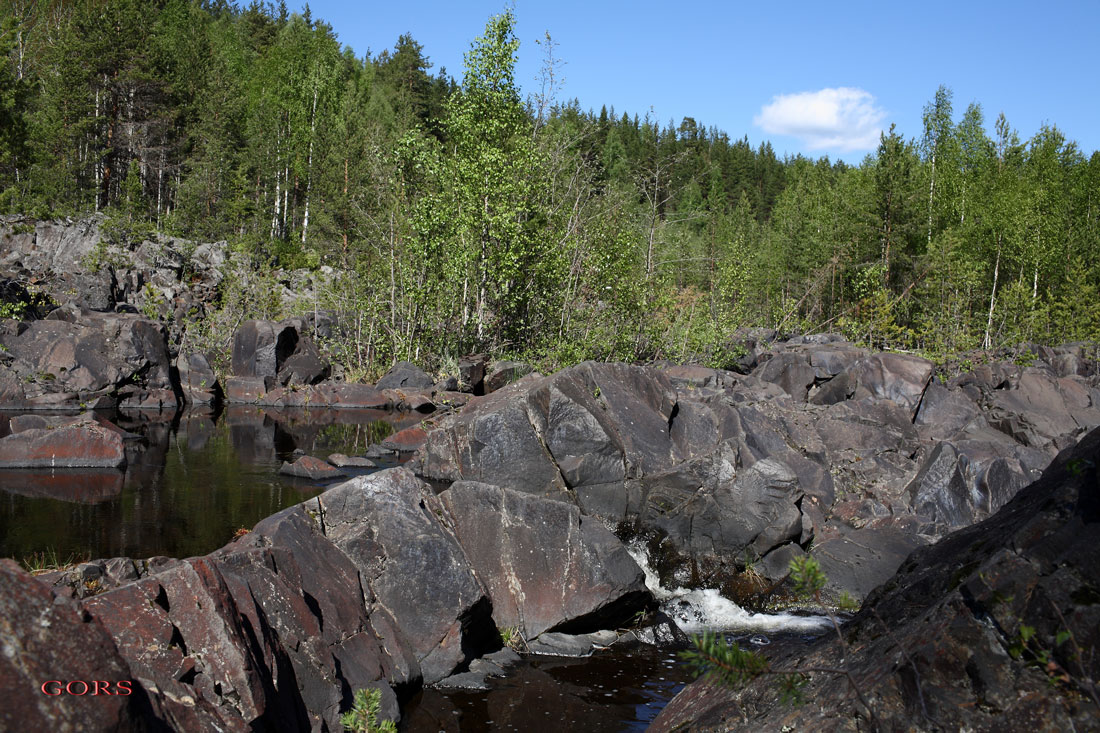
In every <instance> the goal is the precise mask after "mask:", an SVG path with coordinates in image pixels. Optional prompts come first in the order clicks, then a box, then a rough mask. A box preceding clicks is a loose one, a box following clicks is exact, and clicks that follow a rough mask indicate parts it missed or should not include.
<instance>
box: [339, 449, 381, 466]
mask: <svg viewBox="0 0 1100 733" xmlns="http://www.w3.org/2000/svg"><path fill="white" fill-rule="evenodd" d="M328 462H329V463H331V464H332V465H333V466H336V467H337V468H378V464H377V463H375V462H374V461H372V460H371V459H369V458H364V457H362V456H346V455H344V454H343V453H333V454H332V455H330V456H329V457H328Z"/></svg>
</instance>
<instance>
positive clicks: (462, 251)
mask: <svg viewBox="0 0 1100 733" xmlns="http://www.w3.org/2000/svg"><path fill="white" fill-rule="evenodd" d="M521 52H522V53H525V54H538V55H540V56H542V57H543V58H544V59H545V61H544V65H543V72H542V79H541V82H542V83H541V85H539V91H538V93H537V94H534V95H532V96H530V97H528V98H526V99H524V98H522V97H521V95H520V93H519V91H518V85H517V81H516V79H515V78H514V64H515V59H516V57H517V54H518V53H521ZM429 59H430V49H425V48H423V47H422V46H421V44H419V43H418V42H417V41H416V40H415V39H414V38H412V37H410V36H408V35H404V36H401V37H400V38H398V39H397V40H396V44H395V45H394V46H393V48H392V49H388V50H385V51H382V52H381V53H377V54H373V55H366V56H357V55H356V53H355V52H353V50H351V49H342V48H341V45H340V44H339V43H338V41H337V40H336V37H335V34H334V32H333V29H332V28H331V27H330V26H329V25H327V24H326V23H325V22H323V21H322V20H321V19H319V18H313V17H311V14H310V12H309V11H308V6H307V10H306V11H305V12H304V13H302V14H292V13H290V12H288V10H287V8H286V6H285V5H284V4H282V3H280V4H279V5H277V6H275V5H272V4H261V3H258V2H253V3H252V4H251V5H248V6H247V7H240V6H237V5H235V4H233V3H231V2H227V1H226V0H111V1H110V2H108V1H107V0H70V1H61V0H12V1H11V2H9V3H5V4H4V5H3V7H2V8H0V213H9V214H22V215H27V216H33V217H37V218H49V217H65V216H69V217H83V216H88V215H91V214H93V213H98V214H99V215H101V216H102V217H103V221H104V222H105V223H104V226H103V229H102V230H103V231H104V232H106V233H107V236H108V237H109V238H111V239H112V240H113V242H114V244H117V245H125V244H127V243H129V242H138V241H141V240H142V239H147V238H150V237H153V236H155V235H157V234H160V235H163V236H169V237H180V238H186V239H189V240H193V241H215V240H225V241H227V242H228V243H229V246H230V249H231V250H232V252H233V253H234V257H233V259H232V262H233V263H236V264H237V265H238V266H239V267H238V269H237V270H235V271H234V274H233V275H232V276H230V277H227V278H226V280H225V283H224V286H223V289H222V293H221V296H220V297H221V302H220V303H219V304H218V306H217V307H218V308H219V310H218V312H216V313H213V314H210V315H208V317H206V318H203V319H201V321H196V323H194V324H182V325H183V326H184V327H185V328H191V329H192V330H194V332H195V333H196V334H197V335H196V338H197V339H198V340H199V341H200V342H201V341H202V340H203V338H205V339H206V342H207V343H210V344H213V343H216V342H219V341H221V337H220V336H218V329H219V328H221V329H223V332H224V329H227V328H231V326H232V322H234V321H235V322H239V319H240V317H242V316H244V315H252V316H255V317H277V316H279V315H281V313H280V311H281V310H283V309H285V311H284V312H290V310H291V309H294V308H297V309H298V310H299V312H300V311H301V310H302V309H303V307H307V308H308V309H310V310H317V309H323V310H325V311H326V312H328V313H331V314H334V317H335V318H337V319H338V320H339V322H340V325H341V326H342V330H341V331H340V333H341V334H342V335H341V337H340V338H338V339H333V340H332V341H331V342H330V343H328V344H327V346H328V348H329V349H330V351H331V352H332V353H331V355H332V356H333V357H334V358H336V359H338V360H340V361H341V363H343V365H344V366H345V369H346V370H347V371H348V373H349V374H351V373H360V374H364V375H365V374H368V373H376V372H378V371H379V370H384V369H385V368H387V367H388V366H389V364H390V363H392V361H393V360H394V359H401V358H411V359H415V360H419V361H421V362H423V363H426V364H432V363H433V362H434V363H435V364H436V365H439V364H440V363H441V362H442V361H445V360H446V359H449V358H453V357H455V356H457V355H459V354H463V353H468V352H473V351H488V352H491V353H493V354H496V355H511V356H518V357H522V358H526V359H529V360H531V361H533V362H535V363H537V364H539V365H541V366H543V367H544V368H553V367H558V366H562V365H565V364H570V363H575V362H577V361H580V360H582V359H600V360H612V359H619V360H635V359H652V358H668V359H675V360H689V359H696V360H700V361H703V362H706V363H709V364H712V365H715V366H725V365H726V364H727V363H729V361H730V359H731V358H734V357H735V356H736V354H735V353H734V352H735V351H736V346H735V345H733V344H732V343H731V341H730V337H731V334H733V333H734V332H735V331H736V330H737V329H738V328H742V327H755V326H762V327H768V328H775V329H778V330H779V331H781V332H789V333H797V332H811V331H839V332H842V333H844V334H846V335H847V336H848V337H849V338H851V339H852V340H855V341H859V342H863V343H866V344H868V345H871V346H875V347H885V348H893V349H903V350H914V351H919V352H921V353H924V354H926V355H929V356H931V357H933V358H937V359H946V358H949V357H951V356H952V355H955V354H959V353H962V352H966V351H969V350H973V349H981V348H985V349H995V348H1000V347H1010V346H1015V345H1017V344H1020V343H1026V342H1039V343H1050V344H1053V343H1063V342H1067V341H1075V340H1085V339H1089V340H1095V339H1097V338H1100V153H1096V152H1091V153H1089V152H1087V151H1082V150H1080V149H1079V148H1078V147H1077V145H1076V144H1075V143H1074V142H1073V141H1072V140H1069V139H1067V138H1066V136H1065V135H1064V134H1063V133H1062V132H1061V131H1059V130H1058V129H1057V127H1054V126H1053V125H1052V126H1044V127H1043V128H1042V129H1039V130H1037V131H1032V132H1030V133H1023V134H1021V133H1019V132H1017V131H1016V130H1015V129H1013V127H1012V125H1011V122H1010V121H1009V120H1006V119H1005V118H1004V117H1003V115H1002V116H996V115H995V113H994V114H991V113H990V112H989V111H987V110H983V108H982V107H981V106H980V105H979V104H978V103H976V102H975V103H970V104H969V105H967V106H965V108H964V107H963V106H962V105H961V104H958V103H957V102H956V100H955V99H953V96H952V92H951V90H950V89H948V88H945V87H940V88H939V89H937V90H929V92H930V94H931V98H930V99H929V100H928V102H927V103H926V105H925V107H924V115H923V119H924V125H923V129H921V130H916V131H901V130H897V129H894V128H891V129H890V130H889V131H888V132H885V133H883V135H882V136H881V140H880V144H879V146H878V149H877V151H876V152H875V153H874V154H872V155H869V156H867V157H866V158H865V159H864V160H863V162H862V163H861V164H860V165H858V166H851V165H846V164H844V163H841V162H835V163H834V162H831V161H829V160H828V159H827V158H823V159H820V160H811V159H808V158H805V157H801V156H798V157H784V158H780V157H778V156H777V155H776V154H775V152H774V151H773V149H772V147H771V145H770V144H768V143H764V144H762V145H759V146H755V147H754V146H753V145H751V144H750V143H749V142H748V138H747V137H742V138H740V139H738V138H737V137H736V132H734V133H733V134H734V137H731V136H730V135H729V134H727V133H726V132H723V131H721V130H718V129H715V128H714V127H708V126H706V125H705V124H704V122H703V121H696V120H694V119H692V118H690V117H688V118H684V119H683V120H681V121H679V122H678V123H674V122H667V123H663V122H660V121H658V120H654V119H650V118H648V117H646V118H641V119H640V118H639V117H638V115H636V114H632V113H624V112H621V111H616V110H613V109H608V108H602V109H600V110H599V111H598V112H596V111H593V110H584V109H581V108H580V105H579V104H578V103H577V102H575V101H574V102H570V101H568V100H566V99H562V98H560V94H559V91H560V90H559V89H558V88H557V87H558V86H559V81H560V68H559V66H558V62H557V61H556V59H555V58H554V43H553V41H552V39H551V38H550V36H549V35H547V38H546V40H545V42H544V43H542V44H540V45H539V46H532V47H525V48H523V49H522V50H521V49H520V48H519V44H518V41H517V39H516V37H515V35H514V18H513V17H512V15H511V14H510V13H505V14H503V15H500V16H496V17H493V18H491V19H489V21H488V23H487V25H486V28H485V33H484V35H483V36H482V37H480V38H478V39H476V40H474V41H473V42H472V44H471V48H470V51H469V53H468V54H467V56H466V61H465V68H464V69H462V70H460V71H459V73H458V74H457V75H456V76H455V77H454V78H452V76H451V75H450V74H449V72H448V70H446V69H443V68H439V69H435V68H434V67H433V66H432V64H431V63H430V60H429ZM988 130H992V131H993V134H992V135H990V133H989V132H988ZM907 134H908V135H910V136H907ZM297 269H305V270H309V271H312V272H313V273H316V274H317V277H319V278H324V282H325V286H324V287H323V288H322V289H321V294H320V295H319V296H317V297H316V298H315V299H314V301H313V302H310V303H308V304H304V306H303V304H301V303H298V304H293V303H280V302H272V298H271V294H272V293H273V292H274V289H273V288H272V287H271V282H272V279H273V278H275V277H276V276H277V273H278V272H280V271H290V270H297Z"/></svg>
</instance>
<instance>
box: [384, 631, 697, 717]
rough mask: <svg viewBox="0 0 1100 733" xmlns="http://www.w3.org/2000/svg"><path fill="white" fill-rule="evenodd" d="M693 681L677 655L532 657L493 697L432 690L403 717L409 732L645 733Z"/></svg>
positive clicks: (646, 650) (649, 651)
mask: <svg viewBox="0 0 1100 733" xmlns="http://www.w3.org/2000/svg"><path fill="white" fill-rule="evenodd" d="M690 679H691V674H690V672H689V671H688V670H687V669H686V668H685V667H684V666H683V665H682V664H680V663H679V662H678V661H677V659H676V650H674V649H657V648H653V647H648V646H634V647H629V648H623V649H619V650H609V651H606V652H598V653H596V654H594V655H593V656H591V657H588V658H585V659H563V658H559V657H527V658H526V660H525V662H524V663H523V664H522V665H521V666H520V667H518V668H516V669H515V670H514V671H513V672H512V673H511V674H509V676H508V677H506V678H504V679H500V680H495V681H493V682H492V685H493V687H492V689H490V690H488V691H486V692H459V691H444V690H437V689H426V690H424V691H423V692H421V693H419V694H418V695H417V697H416V698H415V699H414V700H413V701H411V702H410V704H409V705H407V706H406V707H405V709H404V710H403V711H402V716H403V717H402V721H401V730H402V731H406V732H407V733H422V732H423V733H429V732H430V733H434V732H435V731H448V732H451V731H454V732H458V731H461V732H462V733H477V732H479V731H500V730H520V731H533V730H568V731H577V732H582V731H641V730H645V728H646V726H648V725H649V723H650V722H651V721H652V720H653V718H655V717H656V716H657V713H659V712H660V711H661V709H662V708H664V706H665V705H666V704H667V703H668V701H669V700H670V699H672V697H673V696H674V695H675V694H676V693H677V692H679V691H680V690H681V689H682V688H683V687H684V685H685V684H686V683H687V682H688V681H690Z"/></svg>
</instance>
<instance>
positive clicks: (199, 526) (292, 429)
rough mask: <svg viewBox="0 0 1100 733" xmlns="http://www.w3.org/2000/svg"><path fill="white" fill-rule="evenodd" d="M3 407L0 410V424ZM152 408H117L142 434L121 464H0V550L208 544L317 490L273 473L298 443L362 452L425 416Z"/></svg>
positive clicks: (314, 449)
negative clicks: (176, 412)
mask: <svg viewBox="0 0 1100 733" xmlns="http://www.w3.org/2000/svg"><path fill="white" fill-rule="evenodd" d="M8 417H10V415H8V414H0V426H4V427H6V426H7V423H8ZM159 417H161V416H160V415H158V414H156V413H154V414H142V413H140V412H132V413H128V414H123V415H119V416H116V419H117V422H118V424H119V425H120V427H122V428H124V429H126V430H128V431H131V432H133V433H136V434H138V435H140V436H142V438H143V440H141V441H134V442H131V443H128V445H127V459H128V461H127V466H126V468H125V470H114V469H108V470H95V471H90V470H87V469H55V470H52V471H51V470H29V469H9V470H0V557H11V558H14V559H16V560H24V559H31V558H34V557H36V556H38V557H47V558H56V559H58V560H61V561H64V560H67V559H69V558H70V557H71V558H73V559H76V560H90V559H94V558H107V557H120V556H127V557H135V558H145V557H152V556H155V555H167V556H170V557H191V556H194V555H204V554H206V553H208V552H212V551H213V550H216V549H217V548H219V547H221V546H222V545H224V544H226V543H227V542H229V540H230V539H232V537H233V533H234V532H236V531H237V530H238V529H240V528H242V527H244V528H251V527H252V526H253V525H254V524H256V522H258V521H259V520H261V519H263V518H264V517H266V516H268V515H270V514H274V513H275V512H277V511H279V510H281V509H285V508H286V507H288V506H292V505H294V504H297V503H299V502H301V501H304V500H305V499H308V498H310V497H311V496H316V495H317V494H318V493H319V492H320V491H322V490H323V488H324V484H321V483H317V482H310V481H302V480H299V479H292V478H288V477H285V476H281V475H279V473H278V470H279V467H280V466H281V465H282V463H283V461H284V460H290V459H292V456H293V454H294V452H295V451H296V450H303V451H305V452H306V453H308V454H310V455H315V456H318V457H320V458H325V457H327V456H328V455H329V454H330V453H345V454H347V455H359V454H362V452H363V451H364V450H365V449H366V448H367V446H368V445H370V444H371V443H374V442H378V441H380V440H382V439H383V438H385V437H386V436H387V435H389V434H390V433H391V432H393V431H395V430H400V429H401V428H403V427H406V426H407V425H409V424H413V423H416V422H418V421H419V420H420V419H422V416H420V415H411V416H410V415H408V414H400V413H388V412H382V411H378V410H318V409H314V410H312V411H309V412H303V411H296V412H287V411H279V412H275V411H263V410H259V409H257V408H255V407H236V406H234V407H230V408H228V409H226V410H224V411H222V413H221V414H220V415H218V416H217V417H216V418H215V416H214V415H210V414H184V415H182V416H178V417H176V418H172V417H171V416H163V417H164V419H163V420H161V419H155V418H159ZM379 464H380V467H383V468H384V467H388V466H392V465H396V459H391V460H389V461H385V460H382V461H379ZM358 473H363V471H359V472H358Z"/></svg>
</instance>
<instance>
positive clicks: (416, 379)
mask: <svg viewBox="0 0 1100 733" xmlns="http://www.w3.org/2000/svg"><path fill="white" fill-rule="evenodd" d="M376 386H377V387H378V389H431V388H432V387H434V386H435V382H434V381H433V380H432V378H431V376H429V375H428V373H427V372H425V371H424V370H423V369H421V368H420V367H418V366H417V365H416V364H413V363H412V362H408V361H399V362H397V363H396V364H394V365H393V366H392V367H390V370H389V371H388V372H386V374H385V376H383V377H382V378H381V379H379V380H378V384H377V385H376Z"/></svg>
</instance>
